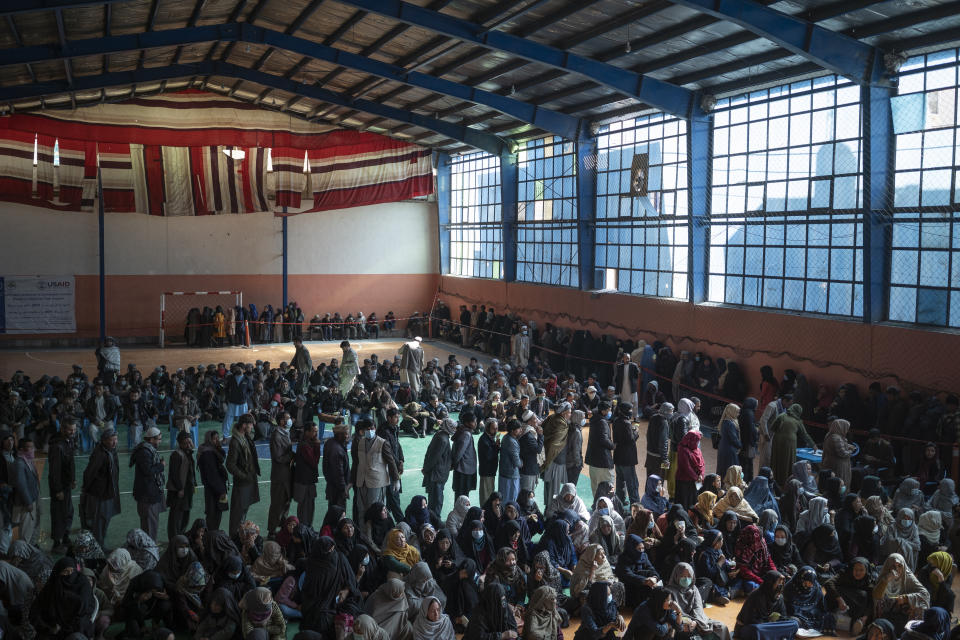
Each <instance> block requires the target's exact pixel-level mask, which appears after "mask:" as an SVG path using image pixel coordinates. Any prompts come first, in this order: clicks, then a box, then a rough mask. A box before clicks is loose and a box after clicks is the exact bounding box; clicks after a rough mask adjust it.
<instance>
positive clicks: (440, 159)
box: [433, 152, 451, 275]
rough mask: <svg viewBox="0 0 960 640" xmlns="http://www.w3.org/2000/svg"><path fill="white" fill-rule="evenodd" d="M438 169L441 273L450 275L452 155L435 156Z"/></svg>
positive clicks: (434, 159) (435, 164) (438, 154)
mask: <svg viewBox="0 0 960 640" xmlns="http://www.w3.org/2000/svg"><path fill="white" fill-rule="evenodd" d="M433 162H434V166H436V168H437V221H438V223H439V224H438V226H439V227H440V273H441V274H443V275H448V274H449V273H450V184H451V180H450V174H451V167H450V154H449V153H443V152H437V153H434V155H433Z"/></svg>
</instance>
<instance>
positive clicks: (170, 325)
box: [160, 291, 243, 348]
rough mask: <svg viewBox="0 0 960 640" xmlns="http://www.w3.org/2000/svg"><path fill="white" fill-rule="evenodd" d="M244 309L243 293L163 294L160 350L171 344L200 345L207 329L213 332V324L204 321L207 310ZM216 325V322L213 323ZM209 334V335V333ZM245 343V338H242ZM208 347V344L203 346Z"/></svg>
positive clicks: (177, 292)
mask: <svg viewBox="0 0 960 640" xmlns="http://www.w3.org/2000/svg"><path fill="white" fill-rule="evenodd" d="M218 306H220V307H223V311H224V313H226V314H227V315H228V317H229V313H228V311H229V309H232V308H233V307H242V306H243V293H242V292H240V291H165V292H164V293H161V294H160V347H161V348H163V347H165V346H167V344H168V343H170V344H174V343H176V344H185V345H188V346H190V345H196V344H198V341H199V340H200V339H201V338H202V336H203V335H204V330H205V329H206V330H208V331H209V332H210V333H212V332H213V331H212V329H213V327H212V326H211V324H210V322H204V321H203V310H204V309H205V308H207V307H209V308H210V309H213V310H215V309H216V308H217V307H218ZM211 322H212V321H211ZM207 335H209V334H207ZM240 338H241V341H242V338H243V336H242V335H241V336H240ZM201 346H208V345H201Z"/></svg>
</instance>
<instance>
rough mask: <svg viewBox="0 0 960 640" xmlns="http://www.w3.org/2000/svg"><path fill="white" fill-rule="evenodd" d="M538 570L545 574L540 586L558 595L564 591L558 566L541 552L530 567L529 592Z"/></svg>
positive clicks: (535, 556)
mask: <svg viewBox="0 0 960 640" xmlns="http://www.w3.org/2000/svg"><path fill="white" fill-rule="evenodd" d="M634 537H636V536H634ZM537 569H540V570H541V571H542V572H543V579H542V580H541V581H540V584H543V585H548V586H550V587H553V588H554V590H555V591H556V592H557V593H560V592H561V590H562V589H563V578H562V577H561V575H560V572H559V571H558V570H557V566H556V565H555V564H554V563H553V561H552V560H551V559H550V554H549V553H547V552H546V551H540V552H538V553H537V554H536V555H534V556H533V561H532V562H531V565H530V574H529V576H528V580H527V585H528V586H527V591H530V590H531V588H533V587H531V586H530V585H531V582H532V581H533V580H534V574H535V572H536V570H537ZM537 586H539V585H537Z"/></svg>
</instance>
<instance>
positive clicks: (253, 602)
mask: <svg viewBox="0 0 960 640" xmlns="http://www.w3.org/2000/svg"><path fill="white" fill-rule="evenodd" d="M240 608H241V609H243V610H244V611H246V613H247V618H248V619H249V620H250V621H251V622H253V623H254V624H255V625H262V624H263V623H264V622H266V621H267V620H269V619H270V616H271V615H273V594H271V593H270V589H267V588H266V587H257V588H256V589H251V590H250V591H247V593H246V594H245V595H244V596H243V600H242V601H241V602H240Z"/></svg>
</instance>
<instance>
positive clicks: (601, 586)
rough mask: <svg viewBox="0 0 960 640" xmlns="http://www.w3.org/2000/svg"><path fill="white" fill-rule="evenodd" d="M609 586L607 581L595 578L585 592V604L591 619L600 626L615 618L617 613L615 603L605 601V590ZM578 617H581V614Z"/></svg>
mask: <svg viewBox="0 0 960 640" xmlns="http://www.w3.org/2000/svg"><path fill="white" fill-rule="evenodd" d="M609 588H610V582H609V581H606V580H597V581H596V582H594V583H593V584H591V585H590V591H589V592H588V593H587V602H586V606H587V607H590V613H591V614H593V620H594V622H595V623H596V625H597V627H600V628H602V627H604V626H606V625H608V624H610V623H611V622H613V621H614V620H616V619H617V616H618V615H619V614H618V613H617V605H616V603H615V602H608V601H607V590H608V589H609ZM580 617H581V618H582V617H583V616H582V614H581V616H580Z"/></svg>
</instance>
